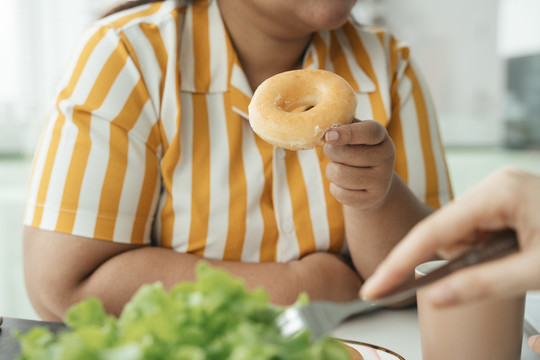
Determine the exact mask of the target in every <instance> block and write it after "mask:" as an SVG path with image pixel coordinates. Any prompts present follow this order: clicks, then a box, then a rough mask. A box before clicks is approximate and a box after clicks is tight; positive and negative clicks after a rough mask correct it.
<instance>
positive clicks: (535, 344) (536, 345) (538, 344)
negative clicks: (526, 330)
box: [527, 335, 540, 355]
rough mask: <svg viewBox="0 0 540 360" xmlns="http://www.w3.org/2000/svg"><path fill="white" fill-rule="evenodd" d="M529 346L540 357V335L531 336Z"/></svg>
mask: <svg viewBox="0 0 540 360" xmlns="http://www.w3.org/2000/svg"><path fill="white" fill-rule="evenodd" d="M527 345H529V347H530V348H531V350H532V351H534V352H535V353H537V354H539V355H540V335H534V336H531V337H530V338H529V341H528V342H527Z"/></svg>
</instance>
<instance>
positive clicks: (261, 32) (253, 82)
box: [221, 0, 311, 90]
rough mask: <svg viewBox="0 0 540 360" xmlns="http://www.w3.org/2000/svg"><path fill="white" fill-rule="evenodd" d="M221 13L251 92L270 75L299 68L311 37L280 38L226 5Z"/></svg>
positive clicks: (268, 24) (277, 34) (261, 20)
mask: <svg viewBox="0 0 540 360" xmlns="http://www.w3.org/2000/svg"><path fill="white" fill-rule="evenodd" d="M228 1H231V0H226V1H225V2H224V4H227V3H228ZM242 1H245V0H242ZM221 13H222V16H223V21H224V22H225V26H226V28H227V30H228V33H229V37H230V38H231V41H232V43H233V46H234V48H235V50H236V52H237V55H238V58H239V60H240V63H241V64H242V68H243V70H244V72H245V74H246V77H247V79H248V81H249V84H250V86H251V88H252V90H255V89H256V88H257V86H259V85H260V84H261V83H262V82H263V81H264V80H266V79H267V78H269V77H270V76H273V75H275V74H278V73H280V72H283V71H288V70H293V69H298V68H301V66H302V61H303V56H304V52H305V50H306V47H307V45H308V44H309V41H310V38H311V34H309V33H306V34H301V35H298V36H291V35H294V34H287V36H281V35H280V34H279V33H278V31H265V29H267V28H268V27H271V26H272V25H271V24H270V23H265V19H257V18H254V17H253V16H247V15H246V14H243V13H242V12H241V11H238V9H232V8H230V7H229V6H221ZM265 25H267V27H266V28H265Z"/></svg>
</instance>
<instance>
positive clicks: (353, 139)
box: [325, 120, 388, 145]
mask: <svg viewBox="0 0 540 360" xmlns="http://www.w3.org/2000/svg"><path fill="white" fill-rule="evenodd" d="M387 137H388V133H387V132H386V128H385V127H384V126H383V125H381V124H380V123H378V122H376V121H374V120H363V121H360V122H353V123H352V124H347V125H341V126H338V127H335V128H332V129H330V130H328V131H327V132H326V135H325V141H326V142H327V143H328V144H331V145H377V144H380V143H382V142H383V141H384V140H385V139H386V138H387Z"/></svg>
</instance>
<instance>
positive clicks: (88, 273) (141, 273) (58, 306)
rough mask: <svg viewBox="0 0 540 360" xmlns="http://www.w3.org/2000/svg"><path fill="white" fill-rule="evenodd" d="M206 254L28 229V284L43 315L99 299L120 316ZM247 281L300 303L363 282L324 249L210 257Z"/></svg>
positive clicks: (338, 295)
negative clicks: (250, 258)
mask: <svg viewBox="0 0 540 360" xmlns="http://www.w3.org/2000/svg"><path fill="white" fill-rule="evenodd" d="M200 260H202V258H201V257H198V256H195V255H190V254H183V253H178V252H175V251H173V250H169V249H165V248H158V247H150V246H141V245H127V244H119V243H112V242H109V241H102V240H95V239H89V238H84V237H80V236H74V235H68V234H61V233H56V232H50V231H45V230H40V229H36V228H32V227H26V228H25V230H24V269H25V279H26V286H27V289H28V294H29V297H30V300H31V302H32V304H33V305H34V307H35V309H36V311H37V313H38V314H39V315H40V316H41V317H43V319H45V320H52V321H58V320H61V319H62V317H63V314H64V313H65V311H66V310H67V308H68V307H69V306H71V305H72V304H74V303H76V302H78V301H80V300H82V299H84V298H87V297H90V296H97V297H99V298H100V299H101V300H102V301H103V303H104V306H105V308H106V310H107V311H108V312H110V313H112V314H115V315H119V314H120V312H121V311H122V309H123V307H124V305H125V304H126V302H128V301H129V299H130V298H131V296H132V295H133V294H134V293H135V291H136V290H137V289H138V288H139V287H140V286H141V285H143V284H145V283H152V282H156V281H161V282H162V283H163V284H164V286H165V287H167V288H170V287H172V286H173V285H174V284H176V283H178V282H181V281H192V280H194V278H195V275H194V269H195V264H196V263H197V262H198V261H200ZM205 261H208V262H209V263H210V264H212V265H213V266H217V267H220V268H224V269H226V270H228V271H229V272H231V273H232V274H233V275H235V276H238V277H242V278H244V279H245V280H246V283H247V285H248V287H249V288H254V287H257V286H264V287H265V288H266V289H267V290H268V292H269V293H270V296H271V300H272V301H273V302H274V303H278V304H290V303H292V302H294V301H295V300H296V298H297V296H298V294H299V293H300V292H301V291H306V292H307V293H308V294H309V295H310V297H311V298H313V299H317V298H324V299H329V300H336V301H345V300H352V299H354V298H356V297H357V293H358V290H359V287H360V280H359V278H358V276H357V275H356V273H355V272H354V271H353V270H352V269H350V268H349V266H347V265H346V264H345V263H344V262H343V261H342V260H341V259H340V258H338V257H337V256H335V255H332V254H326V253H316V254H312V255H309V256H306V257H305V258H303V259H302V260H298V261H294V262H291V263H288V264H281V263H240V262H226V261H215V260H206V259H205Z"/></svg>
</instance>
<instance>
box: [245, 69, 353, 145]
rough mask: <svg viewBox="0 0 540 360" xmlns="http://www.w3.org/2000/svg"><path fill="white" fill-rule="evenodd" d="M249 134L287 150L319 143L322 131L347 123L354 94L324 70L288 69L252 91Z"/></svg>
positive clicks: (334, 76) (331, 73) (337, 76)
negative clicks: (251, 129) (250, 132)
mask: <svg viewBox="0 0 540 360" xmlns="http://www.w3.org/2000/svg"><path fill="white" fill-rule="evenodd" d="M248 111H249V122H250V125H251V127H252V128H253V131H254V132H255V133H256V134H257V135H258V136H260V137H261V138H262V139H263V140H265V141H266V142H268V143H270V144H272V145H275V146H278V147H281V148H284V149H289V150H303V149H311V148H313V147H315V146H318V145H320V144H322V142H323V139H322V138H323V136H324V134H325V133H326V131H327V130H328V129H329V128H331V127H335V126H338V125H341V124H348V123H351V122H352V120H353V118H354V114H355V111H356V95H355V93H354V90H353V89H352V88H351V86H350V85H349V83H348V82H347V81H345V79H343V78H342V77H341V76H339V75H337V74H334V73H333V72H330V71H326V70H311V69H304V70H292V71H286V72H283V73H279V74H277V75H274V76H272V77H270V78H268V79H266V80H265V81H264V82H262V83H261V85H259V86H258V87H257V89H256V90H255V93H254V94H253V97H252V99H251V102H250V103H249V107H248Z"/></svg>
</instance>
